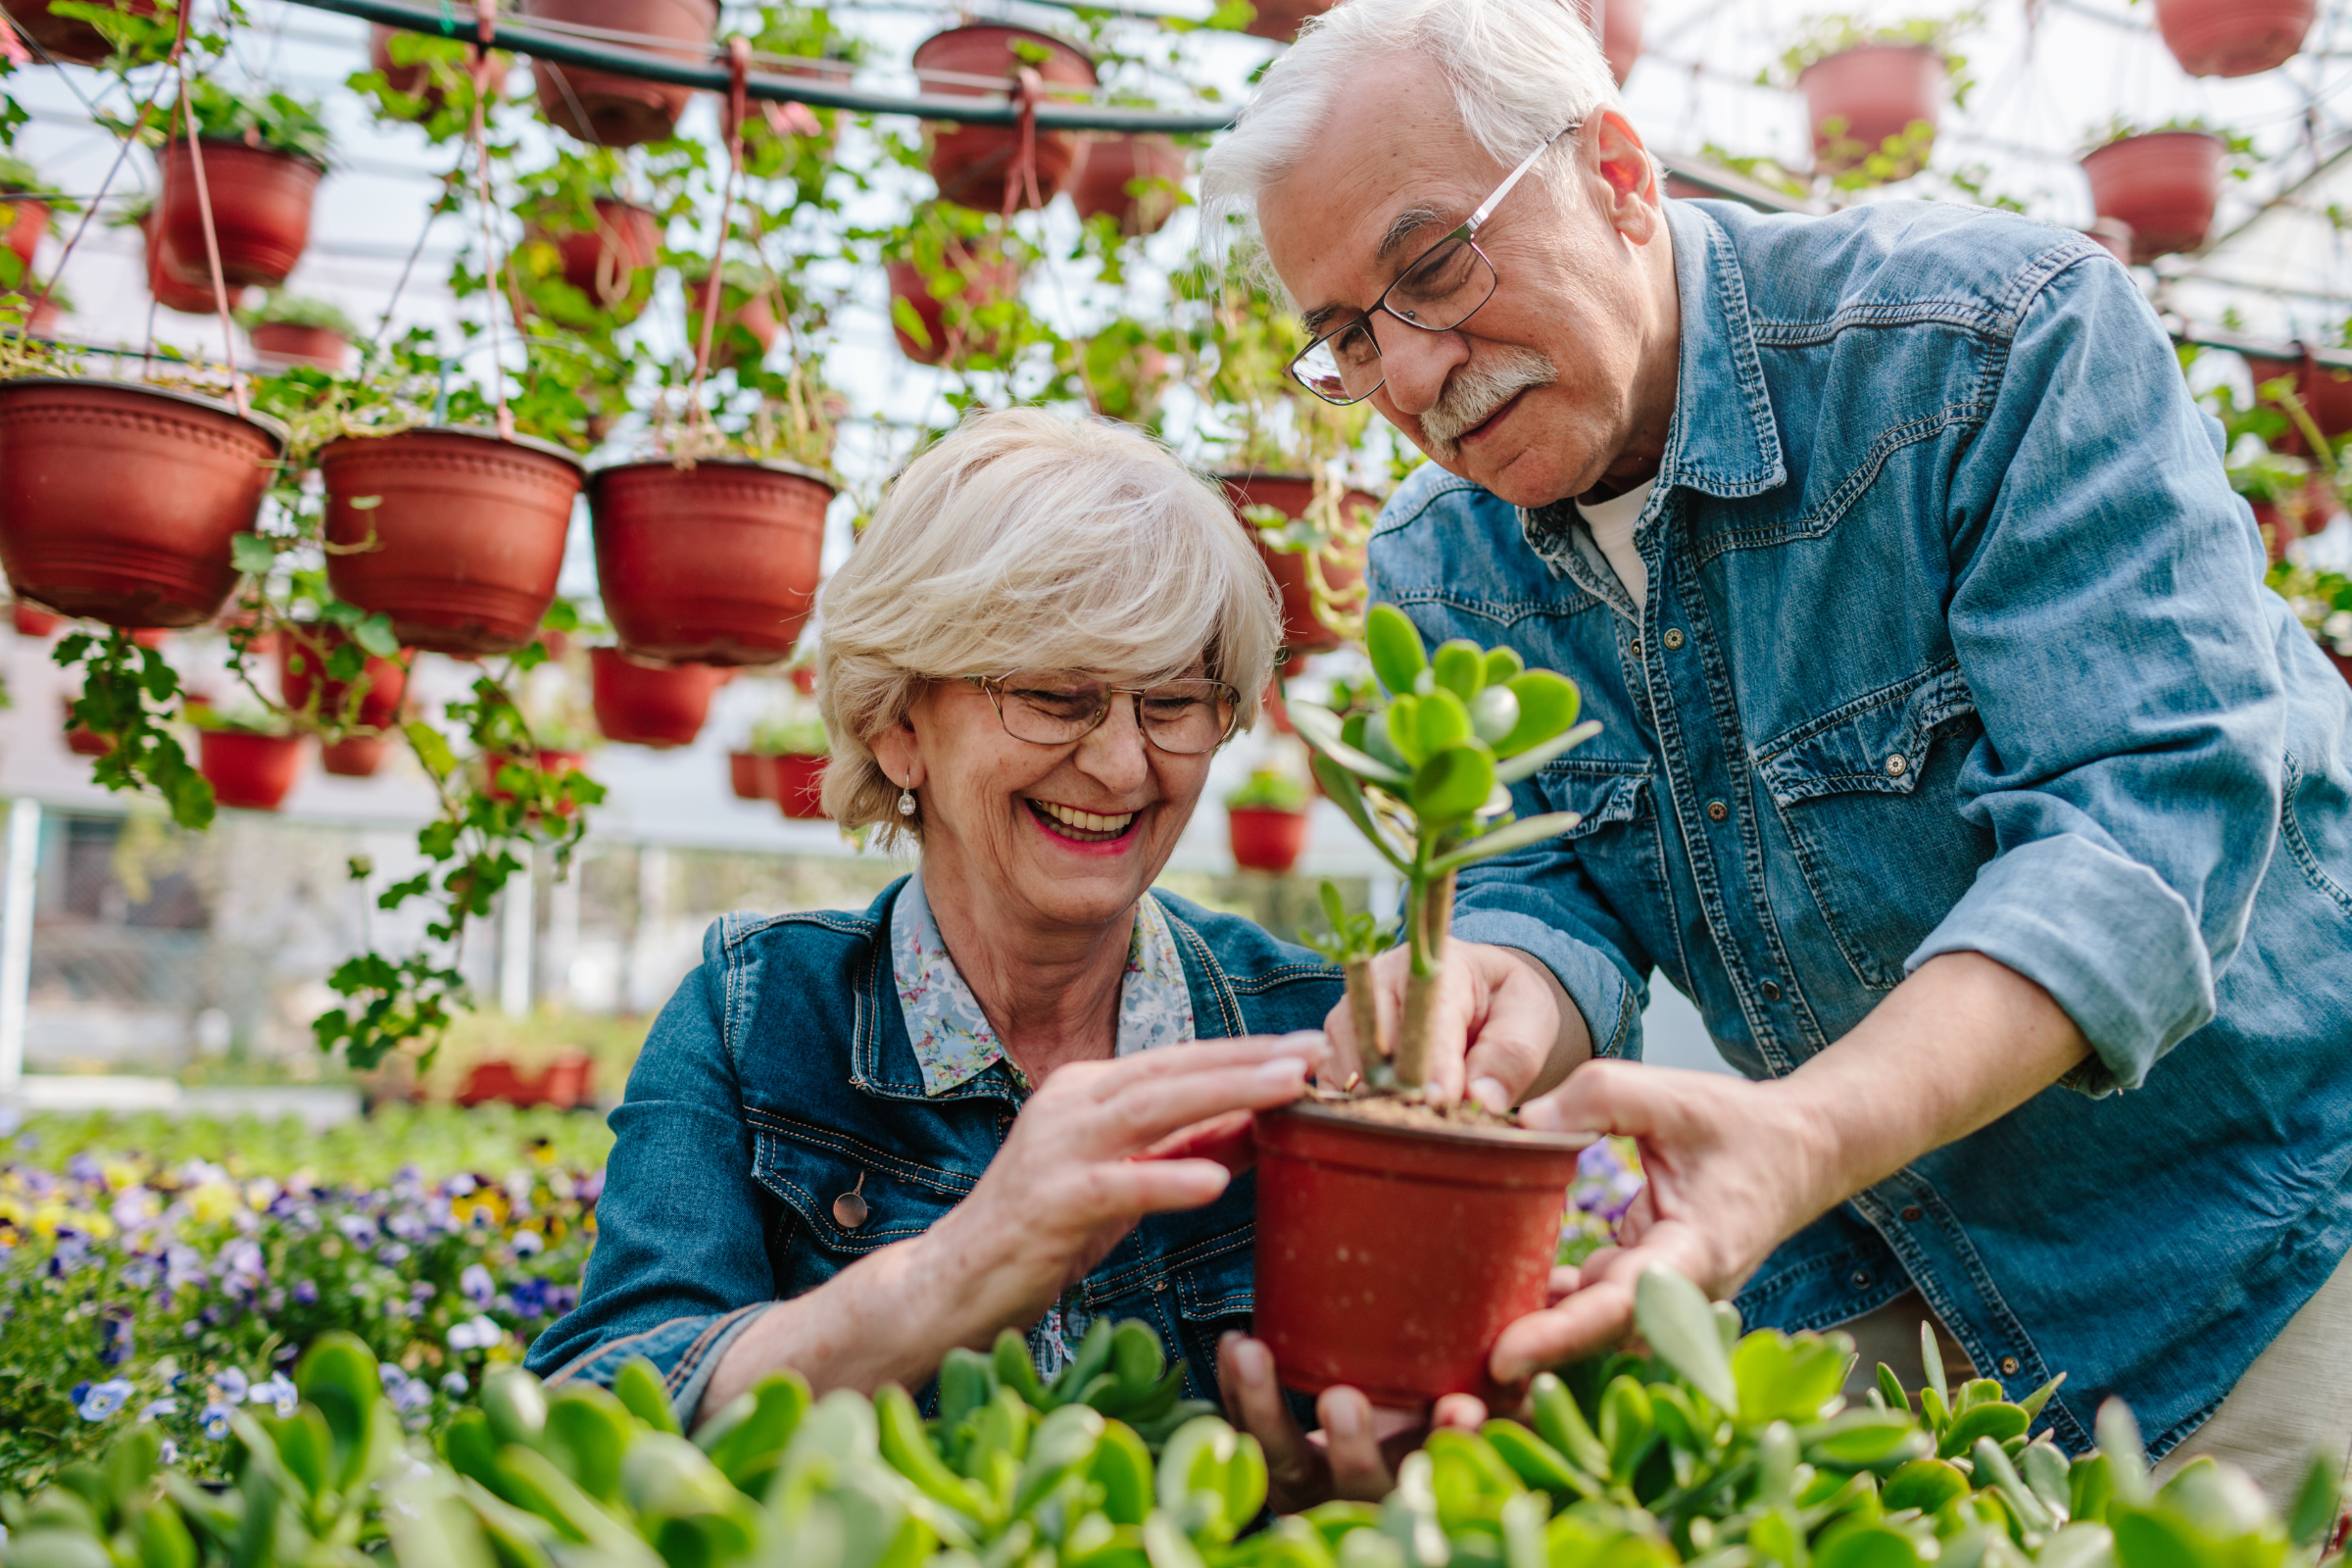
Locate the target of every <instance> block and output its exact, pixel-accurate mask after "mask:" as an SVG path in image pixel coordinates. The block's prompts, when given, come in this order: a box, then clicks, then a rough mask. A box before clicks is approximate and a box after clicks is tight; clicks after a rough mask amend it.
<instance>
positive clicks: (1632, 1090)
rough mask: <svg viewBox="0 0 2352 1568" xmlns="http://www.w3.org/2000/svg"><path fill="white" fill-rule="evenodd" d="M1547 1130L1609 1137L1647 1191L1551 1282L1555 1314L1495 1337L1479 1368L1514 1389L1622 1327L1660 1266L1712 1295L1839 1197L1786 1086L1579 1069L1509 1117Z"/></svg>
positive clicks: (1813, 1130) (1609, 1066)
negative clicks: (1642, 1284) (1648, 1274)
mask: <svg viewBox="0 0 2352 1568" xmlns="http://www.w3.org/2000/svg"><path fill="white" fill-rule="evenodd" d="M1519 1115H1520V1120H1521V1121H1522V1122H1524V1123H1525V1124H1526V1125H1528V1126H1529V1127H1533V1128H1538V1129H1542V1130H1545V1131H1555V1132H1577V1133H1616V1134H1623V1135H1626V1136H1629V1137H1632V1138H1634V1139H1635V1140H1636V1141H1637V1142H1638V1143H1639V1144H1640V1146H1641V1151H1642V1174H1643V1175H1644V1176H1646V1177H1647V1178H1648V1185H1647V1186H1646V1187H1645V1188H1644V1189H1643V1190H1642V1194H1641V1195H1640V1196H1639V1197H1637V1198H1636V1199H1635V1200H1634V1203H1633V1206H1632V1207H1631V1208H1630V1209H1628V1210H1627V1211H1626V1216H1625V1221H1624V1223H1623V1224H1622V1225H1621V1226H1619V1227H1618V1245H1617V1246H1615V1247H1613V1248H1603V1249H1602V1250H1599V1251H1597V1252H1594V1253H1593V1255H1592V1256H1591V1257H1589V1258H1587V1259H1586V1260H1585V1263H1584V1266H1583V1267H1582V1268H1580V1269H1559V1270H1555V1271H1554V1274H1553V1282H1552V1289H1553V1295H1554V1297H1555V1298H1556V1299H1555V1300H1554V1302H1553V1304H1552V1305H1550V1306H1549V1307H1546V1308H1545V1309H1544V1310H1543V1311H1541V1312H1533V1313H1530V1314H1529V1315H1528V1316H1526V1317H1523V1318H1521V1319H1520V1320H1519V1321H1518V1322H1516V1323H1513V1324H1512V1325H1511V1326H1510V1327H1509V1328H1507V1329H1505V1330H1503V1333H1502V1338H1501V1339H1499V1340H1497V1341H1496V1342H1495V1354H1494V1358H1493V1360H1492V1362H1491V1363H1490V1370H1491V1371H1492V1372H1493V1374H1494V1376H1495V1381H1496V1382H1498V1383H1503V1384H1513V1383H1517V1382H1518V1381H1520V1380H1521V1379H1523V1378H1527V1377H1531V1376H1533V1375H1534V1374H1535V1373H1537V1372H1539V1371H1541V1370H1543V1369H1544V1368H1545V1367H1550V1366H1557V1365H1559V1364H1560V1363H1561V1362H1563V1361H1568V1360H1572V1359H1574V1358H1576V1357H1578V1356H1582V1355H1589V1354H1591V1353H1593V1351H1595V1350H1599V1349H1602V1348H1606V1347H1608V1346H1610V1345H1613V1344H1615V1343H1616V1342H1617V1341H1619V1340H1621V1339H1623V1338H1624V1337H1625V1336H1626V1335H1627V1334H1628V1333H1630V1332H1631V1331H1632V1329H1633V1322H1634V1287H1635V1285H1636V1284H1637V1283H1638V1282H1639V1281H1640V1280H1641V1278H1642V1271H1643V1270H1645V1269H1647V1268H1650V1267H1651V1266H1653V1265H1662V1266H1664V1267H1667V1268H1671V1269H1673V1270H1675V1271H1676V1272H1678V1273H1680V1274H1683V1275H1685V1276H1687V1277H1688V1278H1690V1279H1691V1280H1692V1281H1693V1282H1695V1283H1696V1284H1697V1285H1698V1287H1699V1288H1700V1289H1701V1290H1703V1291H1705V1292H1706V1293H1707V1294H1708V1295H1709V1296H1711V1297H1715V1298H1717V1299H1721V1298H1724V1297H1728V1296H1730V1295H1731V1294H1732V1293H1733V1292H1734V1291H1736V1290H1738V1289H1739V1288H1740V1284H1741V1282H1742V1281H1744V1280H1745V1279H1746V1278H1747V1277H1748V1275H1750V1274H1752V1273H1754V1272H1755V1270H1756V1266H1757V1265H1758V1264H1759V1263H1761V1262H1763V1261H1764V1259H1765V1257H1766V1256H1767V1255H1768V1254H1769V1253H1770V1252H1771V1251H1772V1250H1773V1249H1774V1248H1775V1247H1778V1246H1779V1245H1780V1244H1781V1242H1782V1241H1783V1240H1784V1239H1786V1238H1787V1237H1788V1236H1789V1235H1790V1234H1792V1233H1793V1232H1795V1231H1796V1230H1797V1229H1798V1227H1800V1226H1802V1225H1804V1224H1806V1223H1807V1222H1808V1221H1810V1220H1812V1219H1813V1218H1814V1217H1815V1216H1816V1215H1818V1214H1820V1213H1822V1212H1823V1211H1824V1210H1826V1209H1827V1208H1828V1207H1829V1206H1830V1205H1831V1204H1832V1203H1834V1202H1836V1201H1838V1200H1839V1199H1841V1198H1843V1197H1844V1196H1845V1194H1844V1192H1843V1191H1841V1190H1838V1185H1837V1183H1838V1178H1837V1176H1836V1175H1835V1174H1834V1173H1833V1172H1832V1171H1831V1170H1830V1165H1831V1163H1832V1162H1831V1161H1830V1160H1828V1159H1826V1158H1825V1157H1823V1154H1822V1153H1821V1152H1820V1149H1819V1145H1820V1142H1821V1140H1820V1137H1819V1132H1820V1129H1819V1128H1818V1126H1817V1125H1816V1124H1815V1123H1814V1121H1813V1120H1812V1119H1811V1118H1809V1117H1808V1116H1807V1115H1806V1114H1805V1112H1804V1111H1803V1109H1802V1103H1801V1101H1800V1099H1799V1098H1798V1097H1797V1096H1796V1095H1793V1094H1791V1093H1790V1092H1789V1085H1788V1084H1787V1083H1781V1082H1774V1083H1749V1082H1747V1081H1746V1080H1744V1079H1740V1078H1729V1077H1725V1076H1723V1075H1721V1074H1718V1073H1703V1072H1682V1071H1678V1070H1676V1069H1674V1068H1670V1067H1645V1066H1642V1064H1640V1063H1638V1062H1620V1061H1596V1062H1590V1063H1588V1064H1586V1065H1585V1066H1582V1067H1579V1068H1578V1069H1577V1070H1576V1071H1575V1072H1573V1073H1571V1074H1570V1075H1569V1078H1568V1081H1567V1082H1566V1083H1565V1084H1563V1085H1561V1086H1560V1088H1558V1089H1557V1090H1555V1091H1553V1092H1552V1093H1551V1094H1548V1095H1546V1096H1544V1098H1543V1099H1541V1100H1537V1101H1533V1102H1531V1103H1528V1104H1527V1105H1525V1106H1522V1107H1521V1109H1520V1113H1519Z"/></svg>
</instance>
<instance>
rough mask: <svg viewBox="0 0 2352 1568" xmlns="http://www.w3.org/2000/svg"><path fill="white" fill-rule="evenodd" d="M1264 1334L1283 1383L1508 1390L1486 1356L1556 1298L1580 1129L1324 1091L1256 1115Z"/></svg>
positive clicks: (1411, 1390) (1417, 1396) (1371, 1390)
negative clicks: (1417, 1116)
mask: <svg viewBox="0 0 2352 1568" xmlns="http://www.w3.org/2000/svg"><path fill="white" fill-rule="evenodd" d="M1256 1144H1257V1237H1256V1244H1255V1245H1256V1256H1257V1292H1256V1333H1257V1337H1258V1338H1259V1339H1261V1340H1264V1341H1265V1342H1266V1345H1267V1348H1269V1349H1271V1350H1272V1351H1273V1355H1274V1365H1275V1367H1276V1369H1277V1370H1278V1372H1279V1373H1280V1375H1281V1378H1282V1381H1283V1383H1284V1384H1285V1385H1286V1386H1288V1387H1290V1388H1293V1389H1297V1390H1299V1391H1300V1392H1301V1393H1306V1394H1319V1393H1321V1392H1322V1391H1323V1390H1325V1389H1327V1388H1331V1387H1333V1386H1334V1385H1336V1384H1345V1385H1347V1386H1348V1387H1349V1388H1353V1389H1360V1390H1362V1391H1363V1392H1364V1394H1365V1395H1366V1396H1368V1397H1370V1398H1371V1399H1372V1401H1373V1402H1374V1403H1376V1404H1391V1405H1406V1406H1416V1407H1419V1406H1427V1405H1428V1404H1430V1403H1431V1402H1432V1401H1434V1400H1436V1399H1437V1398H1438V1397H1440V1396H1441V1395H1446V1394H1478V1395H1483V1396H1486V1397H1490V1398H1492V1397H1495V1395H1496V1394H1497V1393H1499V1392H1500V1391H1497V1390H1496V1389H1495V1387H1494V1384H1493V1382H1492V1380H1491V1379H1490V1378H1489V1377H1488V1375H1487V1356H1488V1354H1489V1352H1490V1351H1492V1350H1493V1348H1494V1346H1495V1340H1496V1339H1497V1338H1498V1337H1499V1336H1500V1335H1501V1333H1502V1331H1503V1329H1504V1328H1505V1327H1507V1326H1508V1325H1509V1324H1510V1323H1512V1322H1513V1321H1514V1320H1516V1319H1518V1318H1521V1317H1525V1316H1526V1315H1527V1314H1528V1313H1530V1312H1533V1311H1537V1310H1539V1309H1540V1308H1542V1307H1543V1305H1544V1287H1545V1283H1546V1282H1547V1281H1548V1279H1549V1278H1550V1274H1551V1264H1552V1258H1553V1256H1554V1254H1555V1253H1556V1251H1557V1250H1558V1247H1559V1240H1560V1214H1561V1211H1562V1210H1563V1209H1565V1208H1566V1207H1567V1198H1568V1184H1569V1182H1570V1181H1571V1180H1573V1179H1574V1177H1575V1175H1576V1158H1577V1152H1578V1141H1575V1140H1570V1139H1566V1138H1558V1137H1550V1136H1546V1135H1544V1134H1540V1133H1530V1132H1519V1131H1516V1130H1509V1131H1506V1130H1503V1129H1493V1130H1488V1129H1478V1130H1475V1131H1474V1130H1472V1129H1469V1128H1460V1129H1455V1128H1445V1129H1435V1128H1432V1129H1421V1128H1412V1129H1408V1128H1404V1127H1395V1126H1387V1125H1383V1124H1380V1123H1375V1122H1369V1121H1364V1120H1361V1119H1358V1118H1356V1117H1353V1116H1348V1115H1345V1114H1342V1113H1340V1112H1338V1111H1335V1110H1329V1109H1325V1108H1323V1107H1320V1106H1293V1107H1290V1108H1286V1109H1283V1110H1279V1111H1274V1112H1261V1113H1260V1114H1259V1116H1258V1118H1257V1128H1256Z"/></svg>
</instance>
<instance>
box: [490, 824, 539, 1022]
mask: <svg viewBox="0 0 2352 1568" xmlns="http://www.w3.org/2000/svg"><path fill="white" fill-rule="evenodd" d="M535 861H536V857H533V858H532V860H530V861H526V862H525V863H524V865H523V868H522V869H521V870H520V871H519V872H517V873H516V874H515V875H514V876H512V877H509V878H508V879H507V887H506V891H505V892H504V893H502V894H500V895H499V906H498V1010H499V1011H501V1012H503V1013H505V1014H506V1015H507V1016H508V1017H510V1018H527V1017H529V1016H530V1012H531V948H532V946H533V944H534V941H535V939H536V938H537V936H538V934H539V915H538V911H537V909H536V908H534V907H533V900H532V897H531V895H532V892H533V884H534V883H535V882H536V881H537V880H538V867H537V865H536V863H535Z"/></svg>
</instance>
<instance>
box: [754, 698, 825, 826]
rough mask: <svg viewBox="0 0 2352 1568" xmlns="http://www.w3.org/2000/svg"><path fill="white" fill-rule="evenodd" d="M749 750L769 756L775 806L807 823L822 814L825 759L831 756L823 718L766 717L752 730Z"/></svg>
mask: <svg viewBox="0 0 2352 1568" xmlns="http://www.w3.org/2000/svg"><path fill="white" fill-rule="evenodd" d="M752 750H753V751H754V752H756V753H758V754H759V755H760V756H761V757H764V758H766V759H768V768H769V776H770V777H771V778H773V779H774V781H775V791H776V794H775V801H776V806H777V808H778V809H781V810H782V811H783V813H784V814H785V815H786V816H789V817H792V818H793V819H795V820H796V821H809V822H813V821H819V820H821V819H822V818H823V817H824V814H825V803H824V795H823V791H824V787H825V761H826V760H827V759H828V758H829V757H830V756H831V755H832V747H831V746H830V745H829V744H828V743H827V742H826V740H825V724H824V720H822V719H820V718H818V717H816V716H815V715H814V714H812V713H793V714H789V715H783V716H779V717H775V718H770V719H767V720H765V721H764V722H762V723H761V724H760V726H759V727H758V728H756V729H754V730H753V731H752Z"/></svg>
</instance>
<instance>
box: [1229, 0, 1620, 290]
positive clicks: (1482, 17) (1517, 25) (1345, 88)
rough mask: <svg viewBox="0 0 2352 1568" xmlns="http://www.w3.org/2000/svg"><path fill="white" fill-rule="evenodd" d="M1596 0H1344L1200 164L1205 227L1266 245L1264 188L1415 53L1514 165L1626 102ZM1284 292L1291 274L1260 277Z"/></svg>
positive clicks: (1563, 151) (1559, 150)
mask: <svg viewBox="0 0 2352 1568" xmlns="http://www.w3.org/2000/svg"><path fill="white" fill-rule="evenodd" d="M1589 3H1590V0H1343V3H1342V4H1340V5H1336V6H1334V7H1332V8H1331V9H1330V10H1329V11H1326V12H1324V13H1323V14H1322V15H1321V16H1319V17H1316V18H1314V19H1312V20H1310V21H1309V22H1308V23H1307V24H1306V25H1305V26H1304V27H1302V28H1300V29H1299V41H1298V42H1297V43H1295V44H1293V45H1292V46H1291V47H1290V50H1289V52H1288V53H1286V54H1284V55H1283V56H1281V57H1280V58H1279V59H1277V60H1276V61H1275V62H1274V64H1273V65H1272V67H1270V68H1269V69H1268V70H1267V72H1266V74H1265V79H1264V80H1263V81H1262V82H1261V83H1260V84H1259V86H1258V90H1257V96H1256V98H1255V99H1254V100H1252V101H1251V103H1250V107H1249V108H1248V109H1245V110H1244V111H1243V112H1242V116H1241V118H1240V120H1239V121H1237V122H1236V123H1235V124H1234V128H1233V130H1232V132H1231V133H1230V134H1228V135H1227V136H1226V137H1225V139H1224V140H1222V141H1220V142H1218V143H1217V144H1216V145H1215V146H1214V147H1211V148H1210V149H1209V152H1208V157H1207V159H1206V160H1205V161H1204V163H1203V164H1202V166H1201V233H1202V234H1203V235H1204V236H1206V237H1207V239H1208V242H1209V243H1210V244H1212V245H1213V244H1221V243H1225V242H1226V241H1227V238H1228V229H1229V227H1230V226H1233V225H1234V224H1237V223H1238V225H1239V226H1240V227H1241V228H1242V229H1243V231H1244V235H1245V236H1246V242H1245V244H1244V246H1243V249H1244V251H1245V253H1246V254H1247V255H1248V256H1249V258H1250V264H1251V265H1253V266H1256V267H1257V270H1259V271H1260V272H1261V273H1264V272H1265V271H1266V270H1265V269H1264V268H1263V266H1262V264H1261V263H1259V261H1258V257H1257V252H1258V249H1259V248H1258V247H1257V246H1256V245H1255V244H1253V243H1248V241H1253V240H1254V239H1255V237H1256V231H1257V198H1258V193H1259V192H1261V191H1263V190H1265V189H1267V188H1268V187H1269V186H1273V185H1279V184H1281V183H1282V182H1283V181H1284V180H1285V179H1287V178H1289V177H1290V174H1291V172H1292V171H1293V170H1294V169H1296V168H1297V167H1298V166H1299V161H1300V160H1301V159H1302V158H1304V157H1305V156H1306V154H1307V153H1308V152H1309V151H1310V150H1312V149H1313V148H1314V147H1315V145H1316V144H1317V142H1318V140H1319V138H1320V137H1321V136H1322V134H1323V129H1324V126H1325V125H1326V124H1327V123H1329V122H1330V120H1331V117H1332V114H1333V112H1334V110H1335V109H1337V107H1338V106H1339V102H1340V99H1341V97H1342V95H1343V94H1346V93H1350V92H1353V91H1355V90H1356V84H1357V83H1358V82H1359V81H1361V79H1362V73H1363V71H1364V68H1365V67H1367V66H1369V65H1371V64H1372V63H1374V62H1375V61H1378V60H1382V59H1385V58H1388V57H1391V56H1395V55H1410V56H1414V57H1416V58H1417V59H1419V60H1421V61H1424V62H1426V64H1427V66H1428V69H1429V70H1431V71H1433V72H1435V73H1437V75H1438V78H1439V79H1440V80H1441V81H1443V82H1444V83H1445V84H1446V88H1447V89H1448V90H1449V91H1451V93H1452V94H1453V102H1454V107H1455V109H1456V111H1457V112H1458V113H1459V114H1460V115H1461V120H1462V127H1463V128H1464V129H1465V130H1467V131H1468V132H1469V133H1470V137H1471V139H1472V140H1473V141H1475V142H1477V143H1478V145H1479V146H1481V147H1483V148H1485V149H1486V150H1487V151H1488V152H1489V153H1491V154H1493V155H1494V157H1495V161H1496V162H1497V163H1500V164H1502V165H1504V166H1505V167H1509V166H1511V165H1515V164H1517V163H1518V162H1519V160H1521V159H1522V158H1525V157H1526V156H1527V155H1528V154H1529V153H1531V152H1534V151H1535V150H1536V146H1537V144H1538V143H1540V142H1542V141H1543V140H1544V137H1546V136H1549V135H1551V134H1552V133H1553V132H1554V131H1556V130H1558V129H1559V128H1560V127H1561V126H1562V125H1565V124H1567V123H1570V122H1571V121H1588V122H1589V121H1590V120H1591V119H1592V117H1593V116H1594V115H1596V114H1598V113H1599V112H1600V111H1602V110H1604V109H1619V108H1622V107H1623V106H1622V104H1621V102H1620V100H1619V98H1618V96H1617V84H1616V82H1615V80H1614V79H1613V78H1612V77H1611V76H1610V74H1609V64H1608V61H1607V60H1605V59H1604V58H1602V56H1601V52H1600V43H1599V41H1598V40H1597V39H1596V38H1594V37H1593V29H1592V27H1591V25H1589V24H1588V23H1587V22H1586V20H1585V9H1586V6H1587V4H1589ZM1576 139H1577V138H1575V137H1565V138H1563V139H1561V140H1560V141H1558V142H1555V143H1554V144H1553V146H1552V150H1551V154H1550V156H1548V157H1545V158H1544V159H1543V160H1542V161H1541V162H1539V163H1538V164H1537V166H1536V169H1535V173H1536V174H1537V175H1538V176H1539V177H1541V178H1544V179H1545V180H1546V181H1547V182H1548V180H1549V179H1550V178H1551V177H1552V175H1553V173H1554V172H1556V171H1557V170H1558V169H1560V168H1562V167H1564V166H1565V164H1566V162H1567V154H1568V152H1569V150H1570V149H1571V148H1573V147H1574V145H1575V143H1576ZM1261 281H1263V282H1265V283H1266V284H1267V285H1268V286H1269V287H1274V288H1277V289H1279V287H1280V280H1279V279H1277V278H1274V277H1272V276H1271V275H1270V274H1269V275H1265V276H1263V277H1262V278H1261Z"/></svg>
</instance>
